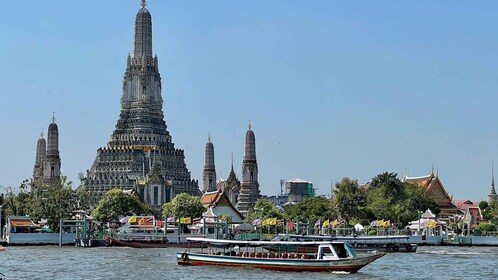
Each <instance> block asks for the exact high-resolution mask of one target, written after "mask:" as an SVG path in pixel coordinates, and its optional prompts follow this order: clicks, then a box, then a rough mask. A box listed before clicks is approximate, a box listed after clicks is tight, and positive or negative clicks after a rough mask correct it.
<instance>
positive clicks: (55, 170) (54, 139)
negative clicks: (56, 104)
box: [43, 113, 61, 185]
mask: <svg viewBox="0 0 498 280" xmlns="http://www.w3.org/2000/svg"><path fill="white" fill-rule="evenodd" d="M60 174H61V158H60V156H59V127H58V126H57V124H56V123H55V113H52V123H51V124H50V125H49V126H48V132H47V151H46V154H45V158H44V161H43V181H44V183H46V184H48V185H55V184H57V183H58V181H59V179H60Z"/></svg>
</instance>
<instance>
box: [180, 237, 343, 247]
mask: <svg viewBox="0 0 498 280" xmlns="http://www.w3.org/2000/svg"><path fill="white" fill-rule="evenodd" d="M187 241H190V242H202V243H208V244H211V245H215V246H264V245H294V246H299V245H302V246H306V245H321V244H324V245H325V244H344V242H341V241H247V240H225V239H212V238H202V237H187Z"/></svg>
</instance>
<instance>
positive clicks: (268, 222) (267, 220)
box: [261, 218, 270, 226]
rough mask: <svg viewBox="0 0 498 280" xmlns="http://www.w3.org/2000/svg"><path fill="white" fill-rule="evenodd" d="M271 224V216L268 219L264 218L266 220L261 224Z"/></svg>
mask: <svg viewBox="0 0 498 280" xmlns="http://www.w3.org/2000/svg"><path fill="white" fill-rule="evenodd" d="M269 224H270V218H268V219H266V220H264V221H263V222H262V223H261V225H262V226H266V225H269Z"/></svg>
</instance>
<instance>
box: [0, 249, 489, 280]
mask: <svg viewBox="0 0 498 280" xmlns="http://www.w3.org/2000/svg"><path fill="white" fill-rule="evenodd" d="M178 250H181V249H177V248H164V249H134V248H122V247H121V248H120V247H98V248H75V247H62V248H59V247H56V246H42V247H7V250H6V251H4V252H0V273H1V274H4V275H5V276H4V278H5V279H142V280H149V279H202V280H206V279H217V280H218V279H244V280H246V279H259V280H269V279H299V280H305V279H498V247H438V246H434V247H431V246H428V247H419V248H418V251H417V253H390V254H387V255H386V256H384V257H383V258H381V259H379V260H377V261H375V262H374V263H372V264H370V265H368V266H366V267H364V268H363V269H362V270H360V271H359V272H358V273H356V274H339V273H338V274H334V273H308V272H292V273H291V272H276V271H267V270H258V269H244V268H229V267H185V266H178V265H177V264H176V259H175V253H176V251H178ZM1 274H0V279H1V277H2V276H1Z"/></svg>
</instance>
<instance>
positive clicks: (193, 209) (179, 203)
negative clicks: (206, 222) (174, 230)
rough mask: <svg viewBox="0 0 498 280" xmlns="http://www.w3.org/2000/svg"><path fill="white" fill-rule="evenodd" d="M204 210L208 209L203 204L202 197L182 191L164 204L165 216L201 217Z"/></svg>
mask: <svg viewBox="0 0 498 280" xmlns="http://www.w3.org/2000/svg"><path fill="white" fill-rule="evenodd" d="M204 211H206V208H204V206H203V205H202V202H201V199H200V197H198V196H193V195H190V194H188V193H181V194H179V195H177V196H175V198H173V200H172V201H171V202H168V203H165V204H164V205H163V217H164V218H168V217H176V218H188V217H190V218H193V217H201V216H202V213H204Z"/></svg>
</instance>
